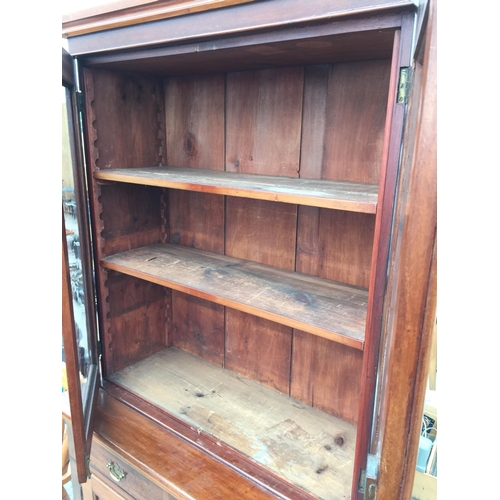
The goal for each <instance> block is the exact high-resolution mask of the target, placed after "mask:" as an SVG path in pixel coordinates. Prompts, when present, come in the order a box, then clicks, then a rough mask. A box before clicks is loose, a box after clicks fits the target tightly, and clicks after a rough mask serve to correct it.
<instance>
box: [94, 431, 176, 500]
mask: <svg viewBox="0 0 500 500" xmlns="http://www.w3.org/2000/svg"><path fill="white" fill-rule="evenodd" d="M90 470H91V472H93V473H94V472H97V474H98V475H97V478H98V480H101V478H106V483H107V484H112V485H113V486H114V491H118V492H120V491H123V492H124V493H125V494H127V495H130V496H131V497H133V498H134V499H135V500H175V498H174V497H173V496H171V495H170V494H169V493H167V492H166V491H164V490H162V489H161V488H160V487H159V486H157V485H156V484H154V483H152V482H151V481H149V480H148V479H146V478H145V477H144V476H143V475H142V474H141V473H140V472H138V471H137V470H136V469H134V467H132V466H131V465H130V464H128V463H127V462H125V461H124V460H123V459H122V458H121V457H120V456H119V455H117V454H116V453H115V452H113V451H111V450H109V449H108V448H107V447H106V446H105V445H103V444H102V443H101V442H100V441H99V440H98V439H96V436H95V435H94V440H93V443H92V451H91V454H90ZM101 482H102V481H101ZM103 498H107V497H103ZM111 498H113V499H114V498H115V497H111ZM116 498H122V497H116ZM123 498H126V499H127V500H128V499H129V498H130V497H129V496H123Z"/></svg>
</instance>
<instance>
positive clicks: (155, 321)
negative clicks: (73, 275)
mask: <svg viewBox="0 0 500 500" xmlns="http://www.w3.org/2000/svg"><path fill="white" fill-rule="evenodd" d="M83 77H84V78H83V84H84V89H85V98H86V114H85V118H86V133H87V137H88V148H89V154H88V158H89V161H90V165H89V166H90V170H91V172H95V171H97V170H102V169H108V168H133V167H141V166H144V165H159V164H161V163H162V154H163V146H164V140H165V138H164V123H163V119H162V116H163V88H162V85H161V80H160V79H158V78H151V77H146V76H137V75H127V74H123V73H115V72H111V71H105V70H88V69H85V70H84V72H83ZM89 182H90V189H91V193H92V196H91V206H92V217H93V222H94V242H95V251H96V257H97V259H98V260H99V259H101V258H103V257H105V256H107V255H110V254H113V253H116V252H122V251H126V250H129V249H133V248H137V247H140V246H144V245H150V244H154V243H159V242H161V241H162V240H163V239H164V227H163V226H164V225H163V222H162V221H163V219H162V213H161V190H160V189H155V188H147V187H143V186H132V185H128V186H127V185H119V184H105V185H102V184H100V183H97V182H96V181H95V180H94V178H93V176H90V178H89ZM97 279H98V283H99V296H100V307H101V315H100V321H101V332H102V341H103V348H104V356H103V368H104V373H105V374H106V375H110V374H112V373H114V372H115V371H117V370H119V369H121V368H123V367H124V366H127V365H128V364H130V363H133V362H136V361H138V360H140V359H142V358H143V357H145V356H148V355H149V354H151V353H152V352H155V351H156V350H158V349H160V348H161V347H163V346H164V345H165V344H166V337H167V334H168V332H167V330H168V324H167V323H166V321H165V304H166V302H165V296H167V300H168V292H167V293H166V292H165V290H163V289H161V288H159V287H151V286H150V285H148V284H145V283H142V282H141V283H139V282H137V280H134V279H131V278H129V277H121V278H120V279H118V278H117V277H116V276H110V275H109V273H106V272H105V271H104V270H102V269H101V268H100V267H98V273H97ZM135 296H137V297H140V300H139V301H138V305H137V306H136V307H131V306H130V303H129V298H130V297H135ZM125 297H128V298H127V299H126V298H125ZM127 301H128V302H127ZM127 303H128V305H127Z"/></svg>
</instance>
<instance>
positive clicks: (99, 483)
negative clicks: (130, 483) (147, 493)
mask: <svg viewBox="0 0 500 500" xmlns="http://www.w3.org/2000/svg"><path fill="white" fill-rule="evenodd" d="M92 493H93V494H94V498H95V499H96V500H134V499H133V497H131V496H130V495H128V494H127V493H125V492H124V491H122V490H121V488H118V487H117V486H115V485H114V484H112V483H111V481H109V480H108V479H107V478H105V477H103V476H101V474H100V473H99V472H97V471H93V472H92Z"/></svg>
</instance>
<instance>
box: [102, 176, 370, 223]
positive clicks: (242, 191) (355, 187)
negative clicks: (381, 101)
mask: <svg viewBox="0 0 500 500" xmlns="http://www.w3.org/2000/svg"><path fill="white" fill-rule="evenodd" d="M94 175H95V177H96V179H98V180H101V181H116V182H126V183H131V184H141V185H147V186H158V187H164V188H174V189H184V190H188V191H200V192H205V193H214V194H221V195H228V196H238V197H241V198H254V199H258V200H269V201H277V202H282V203H294V204H299V205H309V206H313V207H322V208H333V209H337V210H347V211H350V212H363V213H370V214H374V213H376V211H377V198H378V186H377V185H376V184H361V183H355V182H340V181H329V180H319V179H302V178H300V179H299V178H293V177H277V176H270V175H255V174H240V173H235V172H224V171H218V170H205V169H196V168H180V167H149V168H133V169H132V168H130V169H116V170H100V171H98V172H95V173H94Z"/></svg>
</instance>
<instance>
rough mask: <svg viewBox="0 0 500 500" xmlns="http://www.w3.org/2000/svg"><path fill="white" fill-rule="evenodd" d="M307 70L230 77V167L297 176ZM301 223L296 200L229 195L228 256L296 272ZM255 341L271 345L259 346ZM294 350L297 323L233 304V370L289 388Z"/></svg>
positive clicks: (229, 326)
mask: <svg viewBox="0 0 500 500" xmlns="http://www.w3.org/2000/svg"><path fill="white" fill-rule="evenodd" d="M303 71H304V70H303V68H301V67H293V68H278V69H269V70H268V69H266V70H260V71H245V72H235V73H230V74H228V75H227V84H226V120H227V121H226V141H227V143H226V170H228V171H232V172H242V173H253V174H267V175H283V176H290V177H297V176H298V170H299V158H300V131H301V123H302V100H303V82H304V73H303ZM296 224H297V206H296V205H288V204H278V203H273V202H268V201H258V200H247V199H242V198H231V197H228V198H227V202H226V255H229V256H232V257H238V258H242V259H248V260H253V261H256V262H260V263H264V264H269V265H272V266H276V267H282V268H284V269H290V270H293V268H294V262H295V245H296V242H295V238H296ZM252 336H253V337H254V338H251V337H252ZM256 343H260V345H261V346H263V347H264V346H271V348H270V349H265V348H261V349H252V348H251V346H253V345H254V344H256ZM276 352H280V353H281V354H280V356H278V357H277V358H276V356H275V354H274V353H276ZM290 352H291V329H290V328H286V327H283V326H282V325H278V324H276V323H272V322H269V321H262V320H260V319H258V318H254V317H252V316H248V315H246V314H242V313H238V312H236V311H233V310H229V309H228V310H227V312H226V367H227V368H229V369H231V370H234V371H236V372H238V373H241V374H243V375H245V376H250V377H252V378H255V379H256V380H258V381H259V382H262V383H263V384H266V385H268V386H270V387H273V388H277V389H278V390H280V391H281V392H285V393H287V394H288V392H289V376H290V355H289V353H290Z"/></svg>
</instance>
